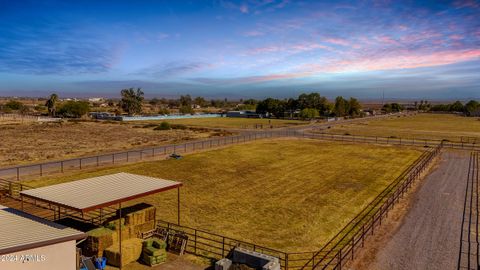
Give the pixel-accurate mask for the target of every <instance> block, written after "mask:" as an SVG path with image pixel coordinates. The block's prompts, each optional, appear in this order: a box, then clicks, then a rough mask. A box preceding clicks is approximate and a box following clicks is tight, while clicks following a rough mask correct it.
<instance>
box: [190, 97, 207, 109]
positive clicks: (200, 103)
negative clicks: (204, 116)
mask: <svg viewBox="0 0 480 270" xmlns="http://www.w3.org/2000/svg"><path fill="white" fill-rule="evenodd" d="M193 104H195V105H198V106H200V107H206V106H208V102H207V101H206V100H205V99H204V98H203V97H196V98H195V99H194V100H193Z"/></svg>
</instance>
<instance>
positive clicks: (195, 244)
mask: <svg viewBox="0 0 480 270" xmlns="http://www.w3.org/2000/svg"><path fill="white" fill-rule="evenodd" d="M193 250H194V253H195V254H197V229H195V243H194V246H193Z"/></svg>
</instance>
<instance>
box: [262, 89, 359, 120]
mask: <svg viewBox="0 0 480 270" xmlns="http://www.w3.org/2000/svg"><path fill="white" fill-rule="evenodd" d="M361 109H362V106H361V105H360V102H358V100H357V99H356V98H353V97H350V98H349V99H345V98H343V97H341V96H339V97H337V98H335V101H334V102H330V101H328V99H327V98H326V97H323V96H321V95H320V94H318V93H309V94H306V93H304V94H300V95H299V96H298V98H289V99H275V98H266V99H264V100H261V101H258V102H257V104H256V112H257V113H259V114H268V115H272V116H273V117H276V118H284V117H296V116H298V117H300V118H303V119H313V118H316V117H319V116H324V117H328V116H337V117H344V116H351V117H356V116H360V115H361V113H362V112H361Z"/></svg>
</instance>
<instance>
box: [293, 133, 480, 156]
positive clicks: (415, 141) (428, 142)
mask: <svg viewBox="0 0 480 270" xmlns="http://www.w3.org/2000/svg"><path fill="white" fill-rule="evenodd" d="M295 136H296V137H304V138H310V139H322V140H332V141H342V142H354V143H374V144H390V145H404V146H428V147H436V146H437V145H439V144H442V145H443V147H444V148H451V149H458V150H469V151H470V150H480V144H477V143H476V142H475V141H465V140H464V141H462V137H459V141H450V140H445V139H444V140H441V139H420V138H401V137H380V136H362V135H341V134H331V133H312V132H305V131H302V132H296V135H295Z"/></svg>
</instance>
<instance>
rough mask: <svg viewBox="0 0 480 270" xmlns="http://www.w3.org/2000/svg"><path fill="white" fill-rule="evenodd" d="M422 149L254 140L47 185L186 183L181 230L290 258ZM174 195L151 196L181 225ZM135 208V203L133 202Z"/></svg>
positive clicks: (324, 236)
mask: <svg viewBox="0 0 480 270" xmlns="http://www.w3.org/2000/svg"><path fill="white" fill-rule="evenodd" d="M421 153H422V150H421V149H413V148H405V147H403V148H400V147H394V146H375V145H366V144H340V143H332V142H322V141H314V140H295V139H288V140H287V139H282V140H273V141H256V142H253V143H248V144H243V145H235V146H232V147H229V148H224V149H218V150H213V151H209V152H202V153H197V154H192V155H188V156H185V157H184V158H183V159H181V160H164V161H153V162H143V163H137V164H131V165H127V166H122V167H117V168H110V169H103V170H98V171H93V170H92V171H90V172H82V173H79V174H74V175H62V176H58V177H45V178H43V179H39V180H37V181H29V182H27V184H29V185H35V186H44V185H49V184H55V183H60V182H66V181H71V180H77V179H82V178H87V177H92V176H98V175H105V174H110V173H115V172H120V171H124V172H130V173H137V174H143V175H149V176H155V177H161V178H165V179H172V180H178V181H182V182H183V183H184V187H183V188H182V189H181V192H182V193H181V196H182V203H181V212H182V224H183V225H188V226H192V227H196V228H201V229H204V230H207V231H211V232H215V233H219V234H223V235H226V236H230V237H233V238H237V239H242V240H244V241H249V242H253V243H256V244H259V245H264V246H268V247H272V248H277V249H282V250H286V251H313V250H317V249H318V248H319V247H320V246H322V245H323V244H324V243H325V242H326V241H328V240H329V239H330V238H331V237H332V236H333V235H334V234H336V233H337V232H338V231H339V230H340V228H342V227H343V226H344V225H345V224H346V223H347V222H348V221H349V220H351V219H352V218H353V217H354V216H355V215H356V214H357V213H358V212H359V211H360V210H361V209H362V208H364V207H365V206H366V204H368V203H369V202H370V201H371V200H372V199H373V198H374V197H375V196H376V195H377V194H379V193H380V191H381V190H383V189H384V188H385V187H386V186H387V185H388V184H389V183H390V182H391V181H392V180H394V179H395V178H396V177H397V176H398V175H400V173H401V172H402V171H403V170H405V168H406V167H408V166H409V165H410V164H411V163H412V162H413V161H414V160H416V159H417V158H418V157H419V156H420V155H421ZM176 196H177V194H176V192H175V191H171V192H166V193H163V194H158V195H153V196H149V197H147V198H145V199H144V201H145V202H147V203H151V204H154V205H155V206H157V207H158V211H157V215H158V217H159V218H161V219H164V220H167V221H171V222H176V203H177V201H176V199H177V198H176ZM132 203H133V202H132Z"/></svg>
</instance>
